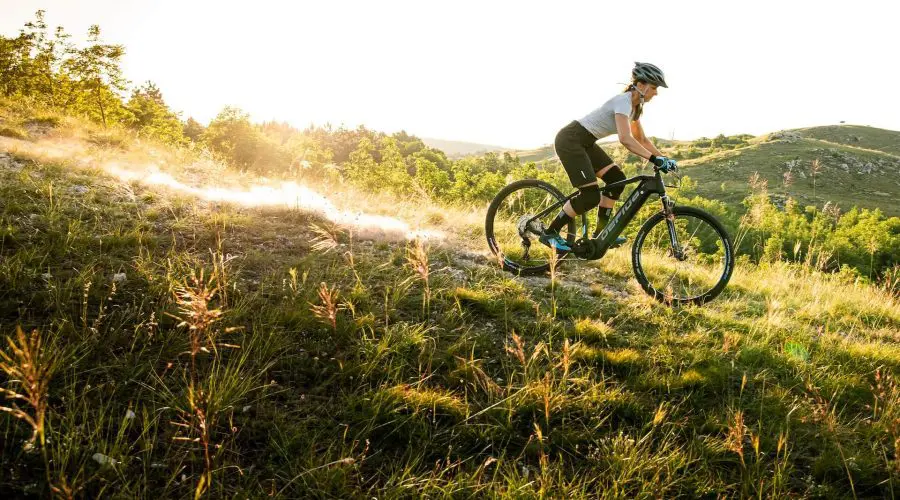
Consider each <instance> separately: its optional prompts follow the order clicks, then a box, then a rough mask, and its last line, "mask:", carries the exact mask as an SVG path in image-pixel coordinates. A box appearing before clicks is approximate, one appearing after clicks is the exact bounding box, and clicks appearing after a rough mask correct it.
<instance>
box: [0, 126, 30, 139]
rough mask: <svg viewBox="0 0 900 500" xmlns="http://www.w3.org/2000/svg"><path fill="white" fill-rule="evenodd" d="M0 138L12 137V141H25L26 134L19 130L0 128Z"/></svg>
mask: <svg viewBox="0 0 900 500" xmlns="http://www.w3.org/2000/svg"><path fill="white" fill-rule="evenodd" d="M0 136H3V137H12V138H13V139H27V138H28V134H26V133H25V131H24V130H22V129H20V128H13V127H0Z"/></svg>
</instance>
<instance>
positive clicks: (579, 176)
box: [547, 121, 602, 233]
mask: <svg viewBox="0 0 900 500" xmlns="http://www.w3.org/2000/svg"><path fill="white" fill-rule="evenodd" d="M592 140H593V136H591V135H590V132H588V131H587V130H585V129H584V127H583V126H582V125H581V124H580V123H578V122H577V121H573V122H572V123H570V124H569V125H566V126H565V127H563V129H562V130H560V131H559V133H558V134H556V140H555V142H554V147H555V149H556V156H558V157H559V161H560V162H562V164H563V167H564V168H565V170H566V174H568V176H569V181H571V182H572V185H573V186H575V187H577V188H578V191H579V192H578V195H577V196H575V197H574V198H572V199H571V200H569V201H567V202H566V204H565V205H564V206H563V208H562V210H560V212H559V214H558V215H557V216H556V219H554V220H553V222H551V223H550V226H549V227H548V228H547V229H548V230H549V231H550V232H556V233H558V232H559V231H560V230H561V229H562V228H563V227H564V226H565V225H567V224H568V223H569V222H571V221H572V219H574V218H575V217H576V216H578V215H581V214H583V213H585V212H587V211H588V210H590V209H592V208H594V207H595V206H597V204H598V203H600V199H601V198H602V193H600V188H599V186H598V185H597V174H596V173H595V171H596V168H594V165H593V163H592V162H591V157H590V155H589V149H590V146H587V145H586V144H593V143H592V142H591V141H592Z"/></svg>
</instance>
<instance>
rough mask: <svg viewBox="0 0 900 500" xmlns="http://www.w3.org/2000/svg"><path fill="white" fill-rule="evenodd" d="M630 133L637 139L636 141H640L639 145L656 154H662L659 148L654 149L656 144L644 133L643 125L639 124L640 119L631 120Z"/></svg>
mask: <svg viewBox="0 0 900 500" xmlns="http://www.w3.org/2000/svg"><path fill="white" fill-rule="evenodd" d="M631 134H632V135H633V136H634V138H635V139H637V141H638V142H640V143H641V146H644V148H646V149H647V151H650V152H651V153H653V154H655V155H656V156H664V155H663V154H662V153H661V152H660V151H659V149H656V145H655V144H653V142H651V141H650V139H649V138H648V137H647V135H646V134H644V126H643V125H641V121H640V120H635V121H633V122H631Z"/></svg>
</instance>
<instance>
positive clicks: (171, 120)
mask: <svg viewBox="0 0 900 500" xmlns="http://www.w3.org/2000/svg"><path fill="white" fill-rule="evenodd" d="M126 107H127V108H128V110H129V111H130V112H131V115H132V117H133V118H132V121H131V126H132V128H134V129H136V130H137V131H138V132H139V133H140V134H141V135H142V136H144V137H150V138H153V139H156V140H159V141H162V142H165V143H168V144H184V143H185V140H186V139H185V136H184V132H183V131H182V124H181V121H180V120H179V119H178V115H177V114H175V113H174V112H172V110H170V109H169V107H168V106H167V105H166V102H165V100H164V99H163V96H162V92H160V90H159V88H158V87H157V86H156V85H154V84H153V82H147V83H145V84H144V85H143V86H142V87H140V88H138V89H135V90H134V92H132V94H131V99H129V101H128V104H127V106H126Z"/></svg>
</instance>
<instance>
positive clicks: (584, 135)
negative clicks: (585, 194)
mask: <svg viewBox="0 0 900 500" xmlns="http://www.w3.org/2000/svg"><path fill="white" fill-rule="evenodd" d="M554 146H555V148H556V156H558V157H559V161H561V162H562V164H563V167H565V169H566V173H567V174H569V181H571V182H572V186H574V187H580V186H584V185H585V184H589V183H591V182H595V181H596V180H597V172H599V171H600V170H602V169H604V168H606V167H608V166H610V165H611V164H612V162H613V160H612V158H610V157H609V155H608V154H606V152H605V151H603V150H602V149H600V146H598V145H597V138H596V137H594V134H592V133H590V132H588V129H586V128H584V125H582V124H580V123H578V120H573V121H572V123H570V124H568V125H566V126H565V127H563V128H562V130H560V131H559V133H558V134H556V141H555V142H554ZM613 170H616V169H612V168H611V169H609V170H607V172H606V173H605V174H603V177H604V179H603V181H604V182H606V183H607V184H608V183H609V182H615V181H618V180H621V179H620V178H619V177H616V178H615V179H613V180H607V179H606V176H607V174H608V173H610V172H611V171H613Z"/></svg>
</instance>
